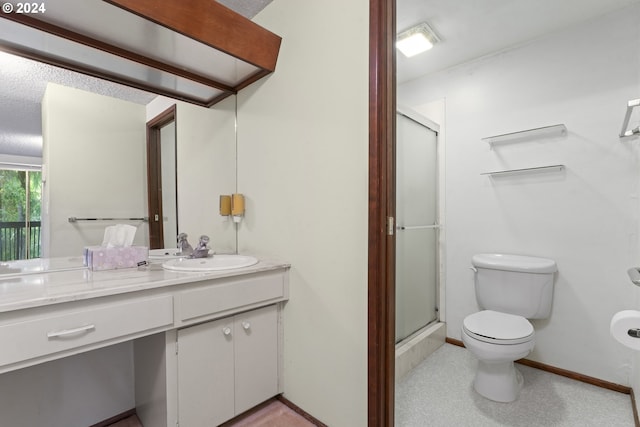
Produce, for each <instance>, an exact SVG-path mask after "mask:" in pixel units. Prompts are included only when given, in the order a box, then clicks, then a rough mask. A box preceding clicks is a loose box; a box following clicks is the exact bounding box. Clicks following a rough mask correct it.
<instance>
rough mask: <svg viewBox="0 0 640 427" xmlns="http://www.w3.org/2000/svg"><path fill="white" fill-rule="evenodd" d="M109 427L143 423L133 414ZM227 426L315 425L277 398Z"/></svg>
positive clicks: (286, 426) (305, 426) (134, 426)
mask: <svg viewBox="0 0 640 427" xmlns="http://www.w3.org/2000/svg"><path fill="white" fill-rule="evenodd" d="M109 427H142V424H141V423H140V420H139V419H138V417H137V416H135V415H132V416H130V417H128V418H126V419H124V420H121V421H118V422H117V423H115V424H111V425H110V426H109ZM225 427H314V424H313V423H311V422H309V421H307V420H306V419H305V418H304V417H302V416H301V415H299V414H298V413H296V412H295V411H293V410H291V409H290V408H288V407H287V406H286V405H284V404H283V403H282V402H279V401H277V400H276V401H273V402H271V403H270V404H268V405H267V406H265V407H264V408H261V409H259V410H258V411H256V412H254V413H252V414H251V415H249V416H247V417H246V418H243V419H241V420H239V421H234V422H230V423H227V424H225Z"/></svg>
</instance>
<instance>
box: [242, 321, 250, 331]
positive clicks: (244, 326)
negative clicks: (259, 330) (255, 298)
mask: <svg viewBox="0 0 640 427" xmlns="http://www.w3.org/2000/svg"><path fill="white" fill-rule="evenodd" d="M242 329H244V330H245V331H248V330H249V329H251V323H249V322H242Z"/></svg>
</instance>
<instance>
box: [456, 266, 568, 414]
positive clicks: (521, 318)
mask: <svg viewBox="0 0 640 427" xmlns="http://www.w3.org/2000/svg"><path fill="white" fill-rule="evenodd" d="M472 264H473V270H474V271H475V280H474V282H475V289H476V300H477V301H478V305H479V306H480V308H481V309H483V311H480V312H478V313H474V314H470V315H469V316H467V317H465V319H464V321H463V324H462V342H464V345H465V346H466V348H467V349H468V350H469V351H470V352H471V353H472V354H473V355H474V356H475V357H476V358H477V359H478V370H477V372H476V377H475V380H474V382H473V387H474V388H475V390H476V391H477V392H478V393H479V394H481V395H482V396H484V397H486V398H488V399H491V400H495V401H497V402H512V401H514V400H516V398H517V397H518V393H519V392H520V389H521V388H522V383H523V380H522V374H520V372H518V370H517V369H516V368H515V366H514V363H513V362H514V361H515V360H518V359H521V358H523V357H525V356H527V355H528V354H529V353H530V352H531V350H532V349H533V346H534V344H535V331H534V329H533V326H532V325H531V323H530V322H529V321H528V320H527V319H544V318H547V317H549V314H550V313H551V300H552V298H553V279H554V273H555V272H556V271H557V267H556V263H555V261H553V260H551V259H546V258H534V257H529V256H521V255H506V254H479V255H474V256H473V258H472Z"/></svg>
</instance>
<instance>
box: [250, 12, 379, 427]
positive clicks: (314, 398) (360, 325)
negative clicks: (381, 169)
mask: <svg viewBox="0 0 640 427" xmlns="http://www.w3.org/2000/svg"><path fill="white" fill-rule="evenodd" d="M368 8H369V3H368V1H365V0H358V1H349V2H345V1H342V0H329V1H323V2H312V1H299V0H274V1H273V3H271V4H270V5H269V7H268V8H266V9H265V10H264V11H263V12H261V13H260V14H259V15H258V16H257V18H256V22H258V23H259V24H260V25H263V26H265V27H266V28H269V29H270V30H271V31H273V32H275V33H276V34H278V35H280V36H282V38H283V42H282V48H281V51H280V56H279V58H278V65H277V69H276V72H275V73H274V74H272V75H270V76H269V77H267V78H266V79H264V80H262V81H260V82H258V83H256V84H254V85H252V86H250V87H248V88H245V89H243V90H242V91H241V92H240V93H239V94H238V190H239V191H240V192H242V193H244V194H245V195H246V197H247V202H246V205H247V213H246V218H245V221H244V222H243V223H242V224H241V226H240V230H239V251H240V252H243V251H246V252H256V253H264V254H268V255H270V256H273V257H275V258H278V259H282V260H284V261H288V262H290V263H291V265H292V268H291V276H290V277H291V282H290V285H291V287H290V290H291V299H290V301H289V302H288V303H287V304H286V307H285V312H284V336H285V344H284V346H285V349H284V358H285V359H284V390H285V393H284V395H285V397H287V398H288V399H290V400H291V401H293V402H294V403H295V404H297V405H299V406H300V407H302V408H304V410H306V411H307V412H309V413H310V414H312V415H313V416H315V417H316V418H318V419H320V420H321V421H323V422H325V423H326V424H328V425H331V426H335V427H340V426H348V427H357V426H365V425H366V424H367V363H366V361H367V250H368V248H367V218H368V198H367V194H368V38H369V36H368V16H369V9H368Z"/></svg>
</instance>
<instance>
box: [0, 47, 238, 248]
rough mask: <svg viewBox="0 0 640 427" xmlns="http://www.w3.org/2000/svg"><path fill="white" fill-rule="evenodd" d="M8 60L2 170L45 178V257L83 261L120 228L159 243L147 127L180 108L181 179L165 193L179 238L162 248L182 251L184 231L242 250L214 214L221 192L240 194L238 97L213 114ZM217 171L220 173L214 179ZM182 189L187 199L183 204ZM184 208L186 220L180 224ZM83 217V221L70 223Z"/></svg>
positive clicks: (2, 93)
mask: <svg viewBox="0 0 640 427" xmlns="http://www.w3.org/2000/svg"><path fill="white" fill-rule="evenodd" d="M0 61H1V62H2V64H0V73H1V74H2V75H1V76H0V77H1V78H2V82H1V83H0V100H1V102H0V113H1V114H0V129H2V131H1V132H0V168H3V169H6V168H9V167H13V168H16V165H18V166H19V167H24V168H28V169H32V170H36V171H38V170H42V200H41V204H42V230H41V238H40V239H41V246H42V250H41V252H40V256H42V257H59V256H78V255H80V254H81V253H82V249H83V248H84V246H87V245H99V244H101V243H102V239H103V234H104V228H105V227H106V226H108V225H113V224H115V223H118V222H124V223H128V224H131V225H134V226H136V227H137V233H136V239H135V241H134V244H140V245H144V246H148V245H149V244H150V241H149V228H148V223H147V222H146V221H145V220H143V218H146V217H147V216H148V206H147V204H148V202H147V176H146V175H147V173H146V170H147V161H146V138H145V133H146V123H147V121H149V120H150V118H152V117H154V116H155V115H157V114H158V113H159V112H161V111H163V110H165V109H166V108H167V107H169V106H171V105H177V109H176V114H177V116H179V117H180V118H181V119H182V121H180V120H178V121H176V128H175V132H174V133H175V135H176V141H175V144H174V146H176V148H177V150H176V161H174V162H173V163H174V165H175V168H176V172H174V176H173V179H171V178H168V179H167V178H166V176H167V175H165V181H166V182H167V181H173V182H176V174H179V175H180V176H178V177H177V181H178V183H177V186H176V190H175V191H173V193H174V194H173V195H172V196H169V197H167V194H166V193H167V192H172V189H171V188H170V187H171V186H170V185H167V184H166V183H165V184H163V185H162V188H163V190H164V193H165V194H164V195H165V197H163V200H165V201H169V200H173V201H174V205H173V206H169V205H168V204H167V205H165V206H164V208H163V217H164V218H166V220H167V224H170V223H173V225H167V229H168V228H169V227H170V228H171V231H170V232H167V233H165V234H166V241H163V243H162V245H169V246H171V247H173V246H174V245H175V234H176V232H177V230H178V229H180V231H186V232H188V233H191V234H192V237H191V238H195V239H197V237H198V236H199V235H200V234H208V235H210V236H211V238H212V243H213V245H212V247H213V248H214V249H215V250H219V251H231V252H232V251H235V228H234V227H232V226H229V225H227V224H225V223H224V222H223V221H222V220H220V221H218V220H217V218H219V217H216V216H215V214H216V211H217V206H212V205H213V202H212V201H213V200H217V195H218V194H230V193H232V192H234V190H235V97H230V98H228V99H227V100H225V101H224V102H223V103H220V105H216V106H214V107H213V108H211V109H208V108H204V107H198V106H195V105H191V104H186V103H183V102H179V101H175V100H171V99H169V98H164V97H158V96H156V95H154V94H150V93H145V92H142V91H140V90H137V89H131V88H128V87H124V86H121V85H118V84H113V83H110V82H105V81H101V80H99V79H95V78H93V77H89V76H85V75H82V74H78V73H74V72H70V71H67V70H61V69H58V68H55V67H51V66H48V65H46V64H42V63H38V62H34V61H31V60H27V59H24V58H20V57H16V56H13V55H9V54H5V53H2V52H0ZM45 92H46V94H45ZM159 105H161V107H159ZM179 123H184V128H182V129H181V128H180V124H179ZM205 123H206V124H205ZM203 126H204V127H203ZM212 126H215V128H214V129H211V127H212ZM223 127H224V129H223ZM163 131H168V132H169V133H170V132H171V131H170V130H169V129H165V130H163ZM194 136H195V139H194ZM187 139H188V141H186V142H184V141H183V140H187ZM181 145H183V147H182V148H181ZM165 157H166V158H167V159H168V158H169V156H168V155H166V156H165ZM194 158H195V160H194ZM192 165H193V167H191V166H192ZM214 165H221V167H219V168H216V170H215V172H211V171H208V169H210V168H213V167H214ZM163 169H165V168H164V167H163ZM166 170H167V172H168V171H169V168H166ZM196 175H197V178H196ZM194 181H197V182H199V185H194V184H193V183H194ZM181 182H182V184H181ZM218 184H220V187H218ZM178 187H180V189H178ZM203 188H206V189H207V193H206V197H205V196H204V195H203V194H198V195H197V198H199V199H200V200H201V201H200V202H199V203H198V202H197V201H196V200H194V198H195V196H194V195H193V192H194V191H195V189H200V190H201V189H203ZM3 189H4V187H3ZM182 189H184V190H185V191H186V192H187V194H185V195H184V196H185V197H184V198H183V200H184V203H185V205H184V206H179V205H176V204H175V203H176V202H175V201H176V200H178V197H177V191H180V190H182ZM190 192H191V193H192V194H189V193H190ZM181 199H182V198H181ZM209 199H211V200H209ZM194 204H195V206H194ZM192 206H193V207H192ZM198 206H200V208H198ZM0 208H2V207H0ZM21 209H23V210H24V209H25V206H22V208H21ZM178 210H180V211H184V212H187V214H186V215H184V220H183V219H182V218H181V222H180V224H178V222H177V221H178V219H177V218H178V217H177V213H176V212H177V211H178ZM171 212H174V213H171ZM189 212H193V213H197V214H198V215H194V214H189ZM74 217H75V218H77V219H78V221H76V222H70V221H69V218H74ZM83 218H90V219H93V218H118V219H120V218H124V219H127V220H122V221H120V220H118V221H105V220H89V221H82V219H83ZM128 218H134V219H133V220H128ZM176 224H177V225H176ZM2 226H3V227H4V225H2ZM33 226H34V224H33V222H32V224H31V227H32V228H33ZM22 232H24V230H22ZM3 236H4V235H3ZM2 240H3V244H4V242H8V241H9V240H10V239H8V238H7V239H5V238H3V239H2ZM218 245H219V246H218ZM31 253H32V254H37V253H38V252H37V251H31Z"/></svg>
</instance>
